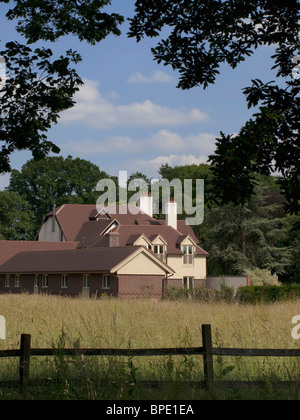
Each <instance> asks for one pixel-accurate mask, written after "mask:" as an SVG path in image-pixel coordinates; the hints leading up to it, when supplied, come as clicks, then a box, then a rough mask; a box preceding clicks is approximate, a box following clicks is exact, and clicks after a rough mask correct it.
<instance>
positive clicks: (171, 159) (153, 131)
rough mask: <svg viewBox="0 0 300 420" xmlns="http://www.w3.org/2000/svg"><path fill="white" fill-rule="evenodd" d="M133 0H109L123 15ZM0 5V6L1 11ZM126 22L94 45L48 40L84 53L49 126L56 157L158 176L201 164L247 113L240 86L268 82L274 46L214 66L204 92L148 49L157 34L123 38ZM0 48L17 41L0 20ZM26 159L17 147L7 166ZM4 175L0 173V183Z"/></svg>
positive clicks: (115, 171) (58, 47)
mask: <svg viewBox="0 0 300 420" xmlns="http://www.w3.org/2000/svg"><path fill="white" fill-rule="evenodd" d="M133 5H134V1H133V0H112V9H113V10H114V11H116V12H119V13H120V14H123V15H124V16H127V17H129V16H131V15H132V13H133ZM4 10H5V6H3V4H2V5H1V6H0V12H1V16H3V11H4ZM127 29H128V25H127V24H126V23H125V24H124V25H123V27H122V32H123V35H122V36H121V37H115V36H109V37H108V38H107V39H105V40H104V41H103V42H102V43H100V44H98V45H97V46H89V45H87V44H86V43H79V42H78V41H77V40H76V39H75V38H73V37H65V38H63V39H61V40H59V41H58V42H56V43H55V44H53V45H51V48H52V50H53V51H54V52H55V54H59V53H62V52H65V51H66V50H67V49H69V48H72V49H74V50H77V51H78V52H79V53H80V54H81V55H82V57H83V61H82V63H80V64H79V66H78V68H77V71H78V73H79V75H80V76H81V77H82V78H83V79H84V82H85V84H84V86H83V87H82V89H81V90H80V92H79V93H78V94H77V95H76V97H75V100H76V102H77V104H76V105H75V107H74V108H73V109H71V110H68V111H66V112H64V113H62V114H61V119H60V121H59V123H58V124H57V125H56V126H53V128H51V130H50V131H49V132H48V138H49V140H51V141H53V142H54V143H55V144H56V145H57V146H59V147H60V148H61V155H62V156H64V157H66V156H68V155H71V156H73V157H74V158H75V157H80V158H82V159H86V160H89V161H90V162H92V163H94V164H96V165H98V166H99V167H100V169H101V170H105V171H106V172H107V173H109V174H110V175H118V172H119V171H128V174H129V175H130V174H131V173H133V172H136V171H140V172H142V173H145V174H146V175H148V176H149V177H157V176H158V174H157V170H158V169H159V167H160V166H161V165H162V164H164V163H168V164H169V165H171V166H175V165H186V164H192V163H196V164H199V163H203V162H206V161H207V157H208V155H210V154H213V152H214V149H215V138H216V137H218V136H219V134H220V131H223V132H225V133H226V134H231V133H237V132H238V131H239V129H240V128H241V126H242V125H243V124H244V123H245V122H246V121H247V119H249V117H250V116H251V115H252V114H253V110H248V109H247V105H246V101H245V98H244V95H243V93H242V88H244V87H246V86H250V85H251V79H255V78H259V79H261V80H263V81H265V82H268V81H270V80H274V78H275V73H274V72H273V73H272V72H271V71H270V68H271V61H270V56H271V55H272V54H273V51H274V50H273V49H272V48H270V47H263V48H261V49H259V50H257V51H256V52H255V54H254V55H253V56H252V57H250V58H248V59H247V60H246V61H245V62H244V63H242V64H241V65H240V66H239V67H238V68H237V69H235V70H232V69H231V68H229V67H228V66H223V67H222V68H221V74H220V75H219V77H218V78H217V81H216V83H215V84H214V85H211V86H210V87H208V88H207V89H206V90H203V89H202V88H194V89H191V90H189V91H182V90H179V89H177V88H176V85H177V82H178V78H177V74H176V73H175V72H174V71H173V70H172V69H171V68H169V67H165V66H163V65H162V64H161V65H158V64H157V63H156V62H155V61H154V60H153V58H152V55H151V51H150V49H151V47H153V46H155V45H156V43H157V40H156V39H153V40H151V39H150V40H149V39H145V40H144V41H141V42H140V43H137V42H136V41H135V40H134V39H128V38H127V36H126V32H127ZM0 34H1V35H0V39H1V48H2V47H4V44H5V42H7V41H9V40H15V39H18V35H17V34H16V32H15V30H14V26H13V24H12V23H7V22H6V21H5V20H4V21H3V19H1V31H0ZM28 159H31V154H30V153H28V152H16V153H15V154H14V155H13V156H12V166H13V168H15V169H21V167H22V165H23V164H24V163H25V162H26V161H27V160H28ZM8 182H9V176H8V175H0V189H3V188H4V187H5V186H7V185H8Z"/></svg>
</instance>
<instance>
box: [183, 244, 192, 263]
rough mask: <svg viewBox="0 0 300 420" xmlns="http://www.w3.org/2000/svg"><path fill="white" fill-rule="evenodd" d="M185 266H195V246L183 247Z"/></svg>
mask: <svg viewBox="0 0 300 420" xmlns="http://www.w3.org/2000/svg"><path fill="white" fill-rule="evenodd" d="M182 252H183V264H185V265H193V264H194V247H193V245H183V247H182Z"/></svg>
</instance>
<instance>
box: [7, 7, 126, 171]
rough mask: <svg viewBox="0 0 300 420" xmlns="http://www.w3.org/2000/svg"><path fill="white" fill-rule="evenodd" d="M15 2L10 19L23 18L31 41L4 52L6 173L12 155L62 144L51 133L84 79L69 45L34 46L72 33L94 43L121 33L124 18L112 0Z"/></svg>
mask: <svg viewBox="0 0 300 420" xmlns="http://www.w3.org/2000/svg"><path fill="white" fill-rule="evenodd" d="M0 2H1V3H9V4H10V3H11V8H10V9H9V10H8V12H7V14H6V18H7V19H9V20H14V21H16V22H17V26H16V30H17V31H18V32H19V33H20V34H21V35H22V36H23V37H24V38H25V40H26V45H22V44H20V43H18V42H8V43H7V44H6V48H5V49H4V50H2V51H0V55H1V56H3V57H4V59H5V61H6V69H7V74H6V78H5V80H2V81H1V83H0V141H1V146H2V147H1V148H0V173H3V172H10V171H11V166H10V155H11V153H12V152H14V151H15V150H25V149H26V150H30V151H31V152H32V154H33V156H34V158H38V159H40V158H43V157H45V156H47V155H48V153H49V152H50V151H52V152H54V153H59V151H60V150H59V147H58V146H56V145H54V144H53V143H52V142H50V141H48V140H47V136H46V134H45V133H46V132H47V131H48V130H49V128H50V127H51V126H52V124H55V123H57V121H58V119H59V113H60V112H62V111H64V110H67V109H69V108H71V107H72V106H73V105H74V101H73V96H74V94H75V92H76V91H77V90H78V89H79V86H80V85H81V84H82V80H81V78H80V76H79V75H78V74H77V72H76V71H75V69H74V68H72V66H73V65H76V64H78V62H80V60H81V56H80V55H79V54H78V53H77V52H74V51H72V50H71V49H70V50H68V51H67V52H66V53H65V55H62V56H60V57H59V58H54V57H53V52H52V51H51V49H50V48H44V47H43V48H34V49H32V48H30V46H29V45H32V44H34V43H36V42H37V41H40V40H43V41H51V42H54V41H57V40H58V39H59V38H60V37H62V36H64V35H67V34H72V35H74V36H76V37H77V38H78V39H79V40H80V41H87V42H88V43H90V44H92V45H94V44H96V43H97V42H100V41H101V40H103V39H104V38H105V37H106V36H107V35H109V34H111V33H112V34H114V35H119V34H120V30H119V28H118V26H119V25H120V24H121V23H122V22H123V20H124V19H123V17H122V16H120V15H118V14H115V13H112V14H108V13H105V12H102V9H103V8H104V7H105V6H107V5H110V4H111V0H86V1H69V0H55V1H53V0H51V1H50V0H35V1H32V0H24V1H18V2H13V1H9V0H0Z"/></svg>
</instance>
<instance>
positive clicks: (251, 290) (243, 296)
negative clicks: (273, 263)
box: [237, 284, 300, 303]
mask: <svg viewBox="0 0 300 420" xmlns="http://www.w3.org/2000/svg"><path fill="white" fill-rule="evenodd" d="M237 298H238V300H239V301H240V302H242V303H272V302H281V301H288V300H295V299H300V284H284V285H282V286H250V287H240V288H239V290H238V293H237Z"/></svg>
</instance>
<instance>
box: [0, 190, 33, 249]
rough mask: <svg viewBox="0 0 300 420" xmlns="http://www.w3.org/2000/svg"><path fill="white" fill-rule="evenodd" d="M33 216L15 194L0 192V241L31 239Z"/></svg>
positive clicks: (28, 207)
mask: <svg viewBox="0 0 300 420" xmlns="http://www.w3.org/2000/svg"><path fill="white" fill-rule="evenodd" d="M33 220H34V215H33V212H32V210H31V208H30V205H29V204H28V203H27V202H26V200H24V198H22V197H20V196H19V195H18V194H17V193H15V192H8V191H0V239H6V240H8V241H21V240H30V239H33V238H34V236H33V229H34V223H33Z"/></svg>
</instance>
